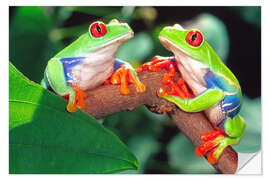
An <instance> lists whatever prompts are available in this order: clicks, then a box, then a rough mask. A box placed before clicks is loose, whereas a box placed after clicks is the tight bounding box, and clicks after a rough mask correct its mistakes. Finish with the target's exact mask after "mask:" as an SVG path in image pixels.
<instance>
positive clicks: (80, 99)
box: [70, 85, 88, 110]
mask: <svg viewBox="0 0 270 180" xmlns="http://www.w3.org/2000/svg"><path fill="white" fill-rule="evenodd" d="M70 87H72V88H73V89H74V90H75V106H76V107H79V108H80V109H82V110H85V107H86V104H85V102H84V99H85V98H87V97H88V95H87V94H86V93H85V92H84V91H83V90H81V89H80V88H79V87H78V86H71V85H70Z"/></svg>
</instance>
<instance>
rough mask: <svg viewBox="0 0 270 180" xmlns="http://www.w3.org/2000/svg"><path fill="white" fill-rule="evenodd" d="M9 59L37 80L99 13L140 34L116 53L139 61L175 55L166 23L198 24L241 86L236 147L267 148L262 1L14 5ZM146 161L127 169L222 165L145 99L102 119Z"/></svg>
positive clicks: (198, 169)
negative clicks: (164, 39) (198, 151)
mask: <svg viewBox="0 0 270 180" xmlns="http://www.w3.org/2000/svg"><path fill="white" fill-rule="evenodd" d="M9 12H10V14H9V20H10V24H9V60H10V61H11V62H12V63H13V64H14V65H15V67H16V68H18V70H19V71H21V72H22V73H23V74H24V75H25V76H27V77H28V78H29V79H31V80H33V81H35V82H37V83H39V82H40V80H41V78H42V76H43V71H44V69H45V66H46V64H47V61H48V60H49V59H50V58H51V57H53V56H54V55H55V54H56V53H57V52H59V51H60V50H61V49H63V48H64V47H65V46H67V45H68V44H69V43H71V42H72V41H74V40H75V39H76V38H77V37H79V36H80V34H82V33H84V32H85V31H87V30H88V26H89V23H90V22H92V21H94V20H102V21H104V22H108V21H109V20H110V19H112V18H117V19H119V20H121V21H123V22H127V23H129V24H130V26H131V28H132V29H133V30H134V32H135V37H134V38H133V39H131V40H130V41H128V42H127V43H125V44H124V45H123V46H122V47H121V48H120V49H119V51H118V53H117V57H118V58H120V59H123V60H125V61H128V62H129V63H131V64H132V65H133V66H134V67H138V66H139V65H140V64H142V63H143V62H145V61H149V60H151V58H152V57H154V56H155V55H161V56H171V55H172V54H171V53H170V52H168V51H167V50H166V49H165V48H163V47H162V45H161V44H160V42H159V40H158V34H159V32H160V30H161V29H162V28H163V27H164V26H167V25H173V24H175V23H179V24H182V25H183V26H184V27H185V28H191V27H195V28H199V29H201V30H202V32H204V34H205V36H206V40H207V41H208V42H209V43H210V44H211V45H212V47H213V48H214V49H215V50H216V52H217V53H218V54H219V56H220V57H221V58H222V60H223V61H224V62H225V63H226V65H227V66H228V67H229V68H230V69H231V70H232V72H233V73H234V74H235V75H236V77H237V78H238V80H239V81H240V84H241V86H242V91H243V94H244V104H243V106H242V109H241V112H240V113H241V115H242V116H243V117H244V118H245V120H246V122H247V128H246V133H245V135H244V137H243V140H242V142H241V143H240V145H238V146H236V147H235V149H236V150H237V151H238V152H246V153H250V152H257V151H258V150H260V148H261V8H260V7H251V6H249V7H157V6H155V7H131V6H126V7H10V9H9ZM104 126H105V127H107V128H108V129H110V130H111V131H113V132H114V133H115V134H116V135H117V136H119V138H120V139H121V140H122V141H123V142H124V143H125V144H126V145H127V146H128V147H129V148H130V149H131V151H132V152H133V153H134V154H135V155H136V157H137V158H138V160H139V162H140V167H139V170H138V171H125V172H123V173H216V171H215V169H214V168H213V167H212V166H211V165H209V164H208V163H207V161H206V160H205V159H203V158H197V157H196V156H195V153H194V146H193V145H192V144H191V143H190V142H189V141H188V140H187V139H186V137H185V136H184V135H183V134H182V133H181V132H180V131H179V129H177V128H176V127H175V125H174V124H173V123H172V122H171V120H170V119H169V118H168V117H167V116H164V115H157V114H153V113H151V112H150V111H148V110H147V108H145V107H139V108H137V109H136V110H134V111H130V112H121V113H117V114H113V115H110V116H108V117H106V118H105V119H104Z"/></svg>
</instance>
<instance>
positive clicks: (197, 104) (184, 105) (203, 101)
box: [158, 87, 224, 112]
mask: <svg viewBox="0 0 270 180" xmlns="http://www.w3.org/2000/svg"><path fill="white" fill-rule="evenodd" d="M158 96H159V97H161V98H164V99H167V100H168V101H170V102H173V103H175V104H176V105H177V106H178V107H179V108H180V109H182V110H183V111H186V112H199V111H203V110H205V109H207V108H209V107H212V106H214V105H216V104H217V103H218V102H220V101H221V100H222V99H223V98H224V93H223V91H222V90H220V89H219V88H215V87H213V88H209V89H207V90H205V91H204V92H203V93H201V94H200V95H198V96H196V97H194V98H189V99H183V98H180V97H178V96H174V95H171V94H169V93H168V92H167V91H166V90H164V88H162V89H159V91H158Z"/></svg>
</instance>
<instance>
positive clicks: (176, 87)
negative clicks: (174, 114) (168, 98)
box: [158, 74, 193, 99]
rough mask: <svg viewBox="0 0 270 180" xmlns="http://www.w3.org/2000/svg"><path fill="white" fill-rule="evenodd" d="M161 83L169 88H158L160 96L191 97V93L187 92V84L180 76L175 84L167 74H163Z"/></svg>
mask: <svg viewBox="0 0 270 180" xmlns="http://www.w3.org/2000/svg"><path fill="white" fill-rule="evenodd" d="M162 83H163V84H166V85H167V86H169V87H170V88H171V90H170V91H169V90H168V89H167V88H166V87H161V88H159V90H158V94H160V95H161V96H164V95H174V96H178V97H180V98H183V99H188V98H191V97H193V95H192V93H190V92H189V90H188V88H187V85H186V84H185V82H184V80H183V79H182V78H179V79H178V81H177V84H176V83H175V82H174V81H173V79H172V78H171V76H170V75H169V74H165V75H164V76H163V78H162Z"/></svg>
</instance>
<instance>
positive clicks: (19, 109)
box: [9, 63, 138, 174]
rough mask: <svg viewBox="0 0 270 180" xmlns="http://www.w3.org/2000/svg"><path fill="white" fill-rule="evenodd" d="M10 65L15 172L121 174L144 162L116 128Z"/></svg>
mask: <svg viewBox="0 0 270 180" xmlns="http://www.w3.org/2000/svg"><path fill="white" fill-rule="evenodd" d="M66 103H67V102H66V100H64V99H63V98H61V97H59V96H57V95H55V94H53V93H51V92H49V91H47V90H45V89H43V88H42V87H41V86H39V85H37V84H35V83H34V82H31V81H29V80H28V79H26V78H25V77H24V76H23V75H22V74H21V73H20V72H18V70H17V69H16V68H15V67H14V66H13V65H12V64H11V63H10V64H9V116H10V117H9V130H10V131H9V171H10V173H43V174H44V173H115V172H120V171H123V170H128V169H137V168H138V161H137V159H136V157H135V156H134V155H133V154H132V153H131V152H130V151H129V149H128V148H127V147H126V146H125V145H124V144H123V143H122V142H121V141H120V140H119V138H118V137H117V136H115V135H114V134H113V133H112V132H110V131H108V130H107V129H105V128H104V127H103V126H101V125H100V124H99V123H98V122H97V121H96V120H95V119H94V118H92V117H90V116H89V115H88V114H86V113H84V112H82V111H80V110H78V111H77V112H76V113H73V114H71V113H68V112H66V110H65V106H66Z"/></svg>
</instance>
